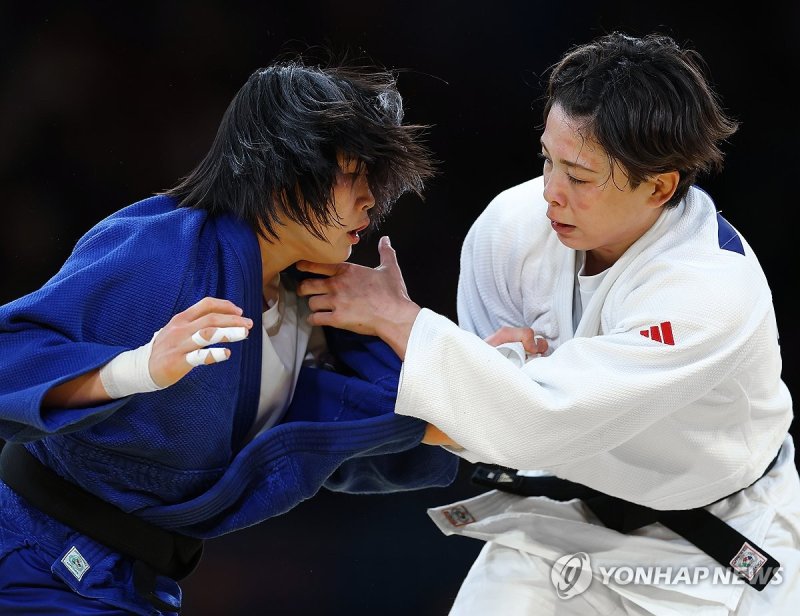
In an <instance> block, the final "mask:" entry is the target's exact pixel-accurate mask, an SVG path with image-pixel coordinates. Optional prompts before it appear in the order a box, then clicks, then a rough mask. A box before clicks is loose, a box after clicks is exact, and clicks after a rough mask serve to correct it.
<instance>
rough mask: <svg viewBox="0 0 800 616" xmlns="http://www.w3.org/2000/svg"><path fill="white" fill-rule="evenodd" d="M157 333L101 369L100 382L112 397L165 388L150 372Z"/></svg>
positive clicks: (122, 396) (116, 397)
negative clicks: (146, 341) (151, 356)
mask: <svg viewBox="0 0 800 616" xmlns="http://www.w3.org/2000/svg"><path fill="white" fill-rule="evenodd" d="M157 333H158V332H156V334H157ZM156 334H153V338H151V339H150V342H148V343H147V344H145V345H142V346H140V347H139V348H138V349H132V350H130V351H125V352H123V353H120V354H119V355H117V356H116V357H115V358H114V359H112V360H111V361H110V362H108V363H107V364H106V365H105V366H103V367H102V368H101V369H100V382H101V383H102V384H103V388H104V389H105V390H106V393H107V394H108V395H109V396H110V397H111V398H112V399H118V398H124V397H126V396H130V395H132V394H142V393H147V392H151V391H158V390H159V389H164V388H163V387H161V386H160V385H158V384H157V383H156V382H155V381H154V380H153V377H152V375H151V374H150V354H151V353H152V351H153V340H154V339H155V336H156Z"/></svg>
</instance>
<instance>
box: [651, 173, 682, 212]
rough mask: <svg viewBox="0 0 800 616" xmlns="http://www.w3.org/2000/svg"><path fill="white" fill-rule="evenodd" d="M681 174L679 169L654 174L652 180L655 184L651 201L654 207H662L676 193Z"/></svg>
mask: <svg viewBox="0 0 800 616" xmlns="http://www.w3.org/2000/svg"><path fill="white" fill-rule="evenodd" d="M680 179H681V174H680V173H679V172H678V171H668V172H666V173H659V174H657V175H656V176H654V177H653V178H652V179H651V180H650V182H651V183H652V185H653V192H652V193H651V194H650V203H651V205H652V206H653V207H661V206H662V205H664V204H665V203H666V202H667V201H669V199H670V197H672V195H674V194H675V189H676V188H678V181H679V180H680Z"/></svg>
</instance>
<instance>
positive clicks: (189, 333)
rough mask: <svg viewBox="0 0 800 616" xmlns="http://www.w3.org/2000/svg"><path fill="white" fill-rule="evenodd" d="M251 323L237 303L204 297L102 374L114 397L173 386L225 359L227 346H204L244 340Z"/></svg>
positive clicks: (229, 351)
mask: <svg viewBox="0 0 800 616" xmlns="http://www.w3.org/2000/svg"><path fill="white" fill-rule="evenodd" d="M252 327H253V321H252V320H251V319H248V318H246V317H244V316H242V309H241V308H239V307H238V306H236V305H235V304H233V302H230V301H228V300H224V299H218V298H214V297H204V298H203V299H201V300H200V301H199V302H197V303H196V304H194V305H193V306H190V307H189V308H187V309H186V310H184V311H183V312H179V313H178V314H176V315H175V316H174V317H172V319H170V321H169V323H167V324H166V325H165V326H164V327H162V328H161V329H160V330H158V331H157V332H156V333H155V334H154V335H153V338H152V339H151V340H150V342H148V343H147V344H145V345H143V346H141V347H139V348H138V349H133V350H131V351H126V352H124V353H121V354H120V355H118V356H117V357H115V358H114V359H113V360H111V361H110V362H109V363H108V364H106V365H105V366H103V368H102V369H101V370H100V379H101V380H102V383H103V386H104V388H105V390H106V391H107V392H108V394H109V396H111V397H112V398H122V397H124V396H128V395H131V394H135V393H145V392H149V391H155V390H158V389H163V388H165V387H169V386H170V385H173V384H175V383H177V382H178V381H179V380H180V379H182V378H183V377H184V376H186V374H188V373H189V371H190V370H192V369H193V368H196V367H197V366H201V365H204V364H215V363H219V362H223V361H226V360H227V359H228V358H229V357H230V356H231V350H230V349H229V348H226V347H219V346H214V347H212V348H206V347H209V346H210V345H216V344H219V343H226V342H228V343H229V342H238V341H240V340H244V339H245V338H247V336H248V334H249V333H250V329H251V328H252Z"/></svg>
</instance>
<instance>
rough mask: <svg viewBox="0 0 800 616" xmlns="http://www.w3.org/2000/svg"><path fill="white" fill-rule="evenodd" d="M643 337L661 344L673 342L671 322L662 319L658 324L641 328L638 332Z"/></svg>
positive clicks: (671, 343) (672, 343)
mask: <svg viewBox="0 0 800 616" xmlns="http://www.w3.org/2000/svg"><path fill="white" fill-rule="evenodd" d="M639 333H640V334H641V335H642V336H644V337H645V338H650V340H654V341H655V342H661V343H662V344H669V345H674V344H675V338H673V337H672V323H670V322H669V321H664V322H663V323H659V324H658V325H651V326H650V327H649V328H648V329H643V330H641V331H640V332H639Z"/></svg>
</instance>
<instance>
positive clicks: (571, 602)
mask: <svg viewBox="0 0 800 616" xmlns="http://www.w3.org/2000/svg"><path fill="white" fill-rule="evenodd" d="M793 445H794V444H793V442H792V441H791V439H790V438H789V439H787V442H786V443H785V444H784V449H783V451H782V452H781V456H780V458H779V461H778V463H777V464H776V465H775V468H773V469H772V471H770V473H769V474H768V475H766V476H765V477H763V478H762V479H761V480H759V481H758V482H756V483H755V484H754V485H753V486H751V487H750V488H747V489H746V490H744V491H742V492H741V493H739V494H737V495H735V496H732V497H730V498H729V499H726V500H725V501H722V502H720V503H718V504H715V505H713V506H712V507H711V508H710V509H712V510H713V512H714V513H715V514H716V515H719V516H720V517H722V518H723V519H725V520H726V521H727V522H728V523H729V524H731V525H732V526H733V527H734V528H736V529H737V530H739V531H740V532H742V533H743V534H744V535H745V536H746V537H748V538H750V539H751V540H752V541H754V542H755V543H756V544H758V545H760V546H761V547H762V548H763V549H765V550H766V551H767V552H769V553H770V554H771V555H772V556H773V557H775V558H776V559H777V560H778V561H779V562H780V563H781V567H782V569H781V570H780V571H779V573H778V574H777V575H776V576H775V578H774V579H773V581H772V583H770V584H769V585H768V586H767V587H766V588H765V589H764V590H762V591H757V590H755V589H753V588H750V587H748V586H746V585H745V584H742V583H738V584H737V583H733V582H731V581H727V582H722V583H721V582H719V581H712V578H711V577H709V578H708V579H705V580H703V581H701V582H700V583H698V582H697V581H692V582H689V583H684V582H683V581H678V580H677V579H676V578H674V577H673V578H672V579H670V580H669V581H667V582H664V580H663V579H662V581H661V583H653V584H650V583H646V582H642V583H629V580H628V581H626V580H620V579H619V578H615V577H613V576H611V577H609V575H607V573H608V571H610V570H611V568H613V567H617V568H622V567H627V568H628V570H631V569H636V570H640V571H642V570H646V569H647V567H651V568H652V567H654V566H657V567H661V568H662V569H666V568H669V570H670V571H673V572H676V571H679V570H681V569H686V570H690V571H692V572H693V573H694V572H697V571H700V570H705V571H708V570H710V571H711V575H715V574H716V573H715V572H722V573H725V571H726V570H725V568H724V567H721V566H719V565H718V564H717V563H715V562H714V561H713V560H711V559H710V557H708V556H707V555H705V554H703V553H702V552H701V551H700V550H698V549H697V548H696V547H695V546H693V545H691V544H689V543H688V542H687V541H685V540H684V539H682V538H681V537H678V536H677V535H675V534H674V533H672V531H670V530H668V529H667V528H665V527H663V526H661V525H660V524H653V525H650V526H648V527H644V528H642V529H640V530H638V531H634V532H633V533H630V534H627V535H624V534H621V533H617V532H616V531H613V530H611V529H608V528H605V527H603V526H602V525H601V524H600V523H599V521H597V520H593V519H592V516H591V515H590V514H589V512H588V510H586V508H585V507H584V506H583V505H582V503H580V502H579V501H569V502H563V503H562V502H556V501H551V500H549V499H542V498H524V497H517V496H514V495H510V494H505V493H500V492H496V491H491V492H488V493H486V494H483V495H481V496H478V497H473V498H472V499H467V500H465V501H461V502H459V503H453V504H450V505H446V506H443V507H438V508H435V509H431V510H429V514H430V515H431V517H432V518H433V520H434V521H435V522H436V523H437V525H438V526H439V527H440V529H441V530H442V531H443V532H445V533H446V534H458V535H462V536H465V537H472V538H475V539H479V540H483V541H485V542H486V545H485V546H484V548H483V549H482V550H481V553H480V554H479V556H478V558H477V559H476V560H475V563H474V564H473V565H472V567H471V569H470V571H469V573H468V574H467V576H466V578H465V579H464V582H463V583H462V585H461V588H460V590H459V592H458V595H457V596H456V599H455V601H454V603H453V605H452V609H451V611H450V616H522V615H536V616H547V615H550V614H552V615H558V616H562V615H572V614H588V615H593V614H601V615H604V614H620V615H628V616H631V615H640V614H655V615H657V616H685V615H687V614H691V615H698V616H732V615H735V616H756V615H758V616H796V615H797V614H800V478H798V473H797V469H796V467H795V464H794V446H793ZM576 553H586V554H588V555H589V556H590V558H591V578H590V580H591V581H590V582H589V583H588V588H586V589H585V590H584V591H583V592H581V593H579V594H575V595H574V596H570V597H569V598H566V599H564V598H560V597H559V595H558V593H557V591H556V587H555V585H554V583H553V580H552V572H553V566H554V563H555V562H556V561H557V560H559V559H561V558H562V557H563V556H564V555H570V554H576Z"/></svg>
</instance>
